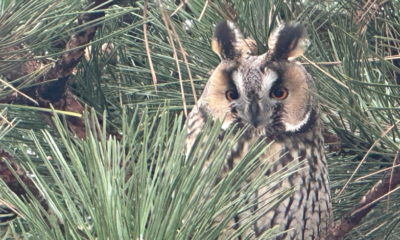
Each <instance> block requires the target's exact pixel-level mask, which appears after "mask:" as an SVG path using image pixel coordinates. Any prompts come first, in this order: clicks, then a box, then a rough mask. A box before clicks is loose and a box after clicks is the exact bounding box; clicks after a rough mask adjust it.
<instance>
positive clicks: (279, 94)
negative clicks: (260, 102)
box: [270, 87, 288, 100]
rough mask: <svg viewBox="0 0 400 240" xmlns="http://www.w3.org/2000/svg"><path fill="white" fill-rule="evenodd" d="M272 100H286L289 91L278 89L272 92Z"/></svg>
mask: <svg viewBox="0 0 400 240" xmlns="http://www.w3.org/2000/svg"><path fill="white" fill-rule="evenodd" d="M270 95H271V98H275V99H278V100H282V99H285V98H286V97H287V95H288V91H287V90H286V89H285V88H282V87H281V88H276V89H274V90H272V91H271V94H270Z"/></svg>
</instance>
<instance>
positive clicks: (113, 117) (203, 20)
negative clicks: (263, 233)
mask: <svg viewBox="0 0 400 240" xmlns="http://www.w3.org/2000/svg"><path fill="white" fill-rule="evenodd" d="M145 4H147V9H146V10H144V6H145ZM88 6H89V4H88V3H87V2H86V1H82V0H64V1H55V0H29V1H28V0H26V1H24V0H3V1H1V2H0V78H1V83H0V84H2V85H3V86H2V87H1V90H0V97H6V96H8V95H10V94H11V93H13V92H14V91H13V90H12V89H10V88H9V87H8V85H6V84H5V83H4V82H5V81H8V82H11V83H12V84H13V86H14V87H16V88H18V89H21V90H23V89H27V88H28V87H30V86H34V85H35V84H39V83H37V82H35V77H37V76H38V75H40V74H43V72H44V71H45V70H46V69H48V68H49V67H50V66H51V64H52V63H54V62H55V61H56V60H57V59H58V57H59V56H60V54H61V53H62V52H63V51H64V49H65V46H66V43H67V42H68V40H69V38H70V36H71V35H73V34H74V33H76V32H77V31H78V18H80V17H81V16H82V15H83V14H84V13H86V12H88V11H96V10H88V9H89V7H88ZM399 10H400V3H399V2H398V1H373V2H372V1H361V0H353V1H302V2H301V3H300V2H299V1H281V0H271V1H264V0H249V1H241V0H230V1H229V0H213V1H207V2H206V1H204V0H190V1H187V2H186V3H183V2H182V3H181V2H179V1H176V2H175V1H149V2H148V3H145V2H144V1H116V2H115V4H113V5H111V6H110V7H109V8H108V9H106V10H105V12H106V16H105V17H104V18H101V20H100V23H101V27H100V28H99V29H98V30H97V32H96V36H95V38H94V41H93V42H92V44H91V50H90V51H87V52H88V55H87V58H85V59H82V61H81V62H80V63H79V65H78V66H77V67H76V71H75V73H74V74H73V75H71V76H70V80H69V82H68V84H69V85H68V87H69V89H70V90H71V91H72V92H73V93H74V94H75V96H77V97H78V99H79V100H80V101H81V102H83V103H85V104H87V106H88V109H90V108H93V109H94V111H96V112H97V113H99V114H100V115H103V113H104V118H103V119H107V123H106V124H104V125H101V124H100V125H96V126H97V127H98V128H99V129H98V130H96V129H92V130H87V139H86V140H77V139H75V138H74V137H73V134H72V133H68V132H66V130H65V128H66V127H65V121H66V118H65V115H64V116H63V115H60V116H61V120H57V119H56V120H55V124H49V121H44V120H45V119H44V118H43V116H44V115H43V113H42V111H40V110H38V109H37V108H34V107H28V106H20V105H13V104H11V103H2V104H1V107H2V108H3V109H5V108H6V107H7V109H5V110H4V111H6V110H7V113H8V114H7V118H8V119H16V121H18V124H15V123H16V122H14V124H13V125H15V127H14V128H13V129H12V130H11V132H8V134H6V135H5V136H4V137H3V138H2V140H1V148H2V150H5V151H7V152H8V153H10V154H12V155H13V156H16V159H18V160H19V161H20V163H21V164H22V165H23V166H25V167H26V169H27V170H28V171H29V173H30V174H33V175H32V176H33V177H32V179H33V181H34V182H35V183H36V185H37V186H40V188H39V189H40V191H41V192H42V195H43V197H44V198H45V199H46V200H47V201H49V207H50V209H51V210H52V214H51V216H49V218H48V219H49V221H50V223H51V224H50V225H51V226H53V227H54V228H49V225H48V223H46V222H45V221H44V220H43V217H42V215H41V213H43V212H45V211H44V210H43V209H41V204H40V201H39V200H37V201H33V200H31V201H30V202H31V204H30V205H26V204H23V202H22V201H23V200H21V199H20V198H18V197H17V196H16V195H15V194H13V193H11V192H10V191H9V190H7V188H3V189H2V190H1V191H2V193H1V194H2V198H4V199H5V200H6V201H7V202H10V203H12V204H13V205H14V206H16V208H17V209H18V210H19V211H20V213H21V216H20V217H17V218H15V219H14V220H9V221H6V222H5V223H4V227H3V230H4V233H5V235H4V237H3V238H4V239H8V238H16V237H17V236H18V237H21V238H34V239H36V238H45V239H55V238H54V237H55V236H56V237H57V239H62V237H64V238H66V239H70V238H72V239H81V238H82V239H92V238H96V237H97V238H99V239H105V238H107V236H110V237H111V236H120V237H121V236H123V237H124V238H126V239H128V238H129V239H135V238H141V234H144V235H145V236H144V239H158V236H162V235H163V234H170V235H164V236H171V237H174V238H182V239H187V237H188V236H189V235H190V234H193V232H196V231H197V233H200V232H201V231H202V230H204V229H214V228H212V226H211V225H210V218H212V216H214V215H215V214H216V213H217V212H218V211H219V210H221V209H222V208H223V205H217V206H218V207H217V208H215V209H214V208H213V209H211V210H210V211H211V212H210V211H209V212H207V214H205V215H201V216H196V217H195V218H194V219H193V220H192V221H191V222H190V221H188V222H185V223H180V221H182V220H184V219H185V216H187V214H189V213H188V211H189V210H190V206H194V205H193V204H196V202H195V199H190V198H187V196H186V195H185V191H182V189H184V190H190V191H193V192H192V193H193V194H194V193H195V192H196V191H200V190H201V187H202V186H203V185H204V183H202V181H204V179H203V178H201V179H196V181H195V177H194V176H196V174H194V175H193V171H194V172H195V173H197V174H198V173H199V171H200V170H199V169H197V170H190V169H188V166H187V165H185V164H184V162H185V158H184V156H183V155H182V153H179V151H178V150H180V149H181V148H182V144H183V133H182V132H181V128H182V122H183V121H184V118H185V114H186V109H187V111H190V108H192V107H193V105H194V103H195V98H196V97H197V98H198V96H199V95H200V94H201V91H202V89H203V87H204V84H205V82H206V80H207V78H208V76H209V72H210V71H212V69H213V68H214V67H215V66H216V65H217V64H218V62H219V60H218V58H217V56H216V55H215V54H214V53H213V52H212V51H211V48H210V41H211V39H212V33H213V28H214V26H215V24H217V23H218V22H220V21H221V20H223V19H231V20H233V21H235V22H236V23H237V24H238V25H239V26H240V27H241V29H242V30H243V32H244V34H245V35H246V37H249V38H252V39H254V40H255V41H256V43H257V50H258V53H260V54H261V53H264V52H266V51H267V50H268V47H267V39H268V35H269V33H270V31H271V30H272V29H273V28H274V27H275V26H277V25H278V24H279V23H280V22H287V21H300V22H303V23H304V24H306V25H307V26H308V32H309V34H310V40H311V46H310V48H309V51H308V52H307V53H306V54H305V57H302V58H300V59H299V61H300V62H302V63H304V64H306V68H307V70H308V71H309V72H310V74H311V75H312V76H313V78H314V79H315V81H316V83H317V86H318V93H316V94H318V95H319V96H320V99H321V102H322V107H323V112H324V122H325V126H326V129H327V131H329V132H331V133H334V134H336V135H337V136H338V137H339V138H340V141H339V140H338V139H337V141H336V140H335V141H336V143H335V141H333V142H332V141H331V142H330V143H329V144H327V148H326V150H327V155H328V161H329V172H330V179H331V189H332V197H333V205H334V209H335V219H336V220H337V219H340V218H341V217H342V216H343V214H344V213H346V212H348V211H349V210H350V209H351V208H352V207H353V206H354V205H355V204H356V203H357V202H358V201H359V200H360V199H361V197H362V196H363V195H364V194H365V193H366V192H367V191H368V190H369V189H370V188H371V187H372V186H373V185H374V184H375V183H376V182H377V181H378V180H379V179H380V178H381V176H382V174H383V173H384V172H378V173H376V172H377V171H379V170H382V169H385V168H388V167H391V166H392V165H393V164H394V158H395V156H396V155H397V154H398V148H399V147H398V146H399V141H400V140H399V138H400V136H399V135H400V132H399V128H398V121H399V119H400V118H399V116H400V112H399V110H400V106H399V101H398V100H399V98H400V97H399V96H400V94H399V85H398V83H400V78H399V75H398V74H399V72H400V69H399V60H398V58H399V56H398V54H399V53H398V49H399V40H398V39H399V30H400V19H399ZM144 12H146V18H145V19H144V18H143V16H144ZM144 22H146V23H147V42H148V45H149V49H150V55H151V61H152V64H153V66H154V72H153V74H155V76H156V78H157V87H156V88H155V86H154V83H153V78H152V74H151V68H150V63H149V58H148V52H147V51H146V46H145V44H146V41H145V36H144V32H143V23H144ZM104 44H108V46H111V47H110V48H109V50H108V52H107V51H106V52H104V51H103V50H102V47H103V46H104ZM15 46H18V47H15ZM10 53H12V54H11V55H10ZM184 56H185V57H184ZM390 56H393V57H390ZM310 61H311V62H312V63H310ZM27 62H32V64H42V66H43V67H42V68H41V69H40V71H34V72H31V73H30V74H28V75H25V74H22V73H23V72H24V69H21V66H22V64H24V63H27ZM313 63H316V64H313ZM189 69H190V70H189ZM27 72H28V71H27ZM190 79H192V81H191V80H190ZM49 81H51V80H49ZM192 83H193V88H192ZM156 89H157V90H156ZM196 95H197V96H196ZM160 107H163V108H162V110H160ZM4 111H3V114H2V116H5V115H4ZM167 113H168V114H167ZM47 116H48V115H47ZM132 116H135V117H132ZM49 119H50V117H48V119H47V120H49ZM138 119H139V120H138ZM86 121H87V123H89V122H92V123H96V121H97V120H96V119H95V118H93V117H89V116H87V117H86ZM3 124H5V125H4V127H6V126H7V125H8V124H7V123H6V122H3ZM105 125H111V126H113V127H115V128H116V129H117V130H118V132H119V133H120V134H121V135H122V136H123V140H122V141H121V142H119V141H117V140H115V139H109V140H107V137H108V136H107V134H106V132H105V130H104V129H102V128H103V126H105ZM89 129H90V128H89ZM8 130H9V129H7V131H8ZM209 130H210V131H211V130H212V127H211V126H210V129H209ZM328 135H329V134H328ZM212 137H213V136H211V138H212ZM214 138H215V136H214ZM96 139H100V142H99V143H97V142H96ZM212 143H213V141H211V143H210V144H212ZM222 144H227V145H226V146H225V148H221V150H220V151H221V154H222V153H223V152H224V151H227V149H228V148H229V145H228V143H222ZM230 144H231V143H230ZM262 147H265V146H258V147H257V146H255V149H254V153H249V156H250V157H249V159H248V162H249V163H250V162H251V160H252V159H254V156H255V155H256V154H257V149H258V151H259V150H260V148H262ZM168 154H171V157H170V158H168V157H166V156H167V155H168ZM47 156H51V157H52V159H53V161H48V160H47V161H46V159H47ZM204 156H206V155H205V153H204ZM115 159H118V160H115ZM156 159H157V161H156ZM219 159H222V158H221V157H220V158H219ZM114 161H117V162H120V163H121V164H125V163H128V162H132V161H133V162H135V161H137V162H135V163H134V164H133V163H131V165H130V168H127V170H124V169H121V168H119V167H116V166H117V165H115V164H112V163H114ZM153 161H154V162H153ZM159 162H166V163H167V164H166V165H161V164H159ZM151 163H154V164H155V165H156V166H155V167H154V169H153V168H151V167H150V168H148V169H146V167H148V166H153V165H152V164H151ZM174 164H178V165H179V164H181V165H180V166H179V167H178V168H176V166H175V165H174ZM128 165H129V164H128ZM128 169H129V170H128ZM150 170H151V171H150ZM129 171H132V172H129ZM142 171H143V172H142ZM175 171H176V172H175ZM196 171H197V172H196ZM100 173H103V174H100ZM353 173H354V174H353ZM373 173H376V174H373ZM130 174H133V175H134V176H137V178H136V177H135V179H131V180H130V181H127V182H125V181H124V180H125V178H129V176H130ZM142 174H143V175H142ZM153 174H155V175H157V174H165V175H166V176H169V175H168V174H171V175H170V176H171V177H172V176H174V177H177V179H180V180H179V181H178V180H177V184H178V185H179V186H182V187H178V185H173V186H172V188H173V189H175V190H177V194H182V195H179V196H180V197H182V199H183V200H182V201H183V202H179V201H178V200H176V201H178V202H174V201H175V200H174V199H170V201H171V202H170V204H169V206H170V208H167V209H169V210H167V209H166V210H165V211H166V212H163V210H162V208H163V207H164V205H163V204H164V203H165V200H166V199H167V196H168V193H169V194H170V193H171V192H168V191H169V190H168V189H169V185H168V184H167V183H168V181H167V180H165V181H167V182H163V181H162V182H159V183H158V182H156V181H154V180H152V179H153V178H151V177H149V176H153ZM174 174H175V175H174ZM214 174H215V173H214ZM370 174H373V175H371V176H369V175H370ZM189 176H190V177H189ZM363 176H367V177H365V178H363V179H360V178H361V177H363ZM185 177H188V178H189V179H192V180H193V181H195V182H190V181H189V180H188V181H185ZM214 177H215V176H214ZM166 179H168V178H166ZM271 182H272V180H271ZM347 183H348V184H347ZM185 184H189V185H190V186H188V185H185ZM254 184H257V183H254ZM3 187H4V185H3ZM153 187H154V188H155V189H160V191H161V192H160V193H158V194H156V195H155V193H154V192H151V191H150V190H148V188H151V189H152V188H153ZM92 188H95V189H98V191H94V190H93V189H92ZM142 191H144V192H142ZM201 191H205V190H201ZM213 191H217V190H215V189H214V190H213ZM248 191H251V189H250V190H248ZM163 193H165V194H166V195H163ZM197 194H199V193H197ZM160 196H162V198H160ZM192 196H200V195H196V194H195V195H192ZM229 196H232V193H224V194H223V196H219V197H220V199H219V200H218V201H221V202H223V203H227V202H229V201H228V199H229ZM141 197H143V198H146V199H147V200H146V201H137V200H136V201H133V202H134V204H132V199H138V198H141ZM224 197H227V198H224ZM279 197H282V196H279ZM277 198H278V197H277ZM230 200H232V199H230ZM158 201H160V202H158ZM199 201H200V200H199ZM242 201H244V200H243V199H242ZM183 203H188V204H189V203H190V204H192V205H186V206H185V205H183ZM149 204H150V205H151V206H150V205H149ZM221 204H222V203H221ZM399 204H400V195H399V193H398V191H395V192H394V193H392V194H391V195H390V198H385V199H383V200H382V201H380V203H379V204H378V205H377V206H376V207H375V208H374V209H373V211H372V212H371V213H370V214H369V215H368V216H367V217H366V218H365V219H363V222H362V224H361V225H360V226H358V227H357V228H356V229H355V230H353V231H352V232H351V233H350V234H349V235H348V236H347V238H348V239H376V238H377V237H378V236H379V237H382V238H383V239H398V238H399V230H398V227H397V225H398V222H399V221H400V212H399V209H400V208H399ZM161 206H162V207H161ZM208 207H209V206H208V205H201V209H204V210H205V211H207V210H209V208H208ZM42 208H43V207H42ZM233 208H234V207H233ZM150 209H151V210H150ZM172 209H175V210H176V209H180V210H182V212H180V211H175V210H174V211H173V210H172ZM237 210H238V209H236V210H232V211H237ZM154 211H156V212H154ZM158 211H159V212H158ZM132 212H133V213H135V214H131V213H132ZM150 212H153V213H152V214H150ZM189 212H190V211H189ZM199 212H201V211H199ZM13 214H14V213H13ZM174 214H179V216H176V215H174ZM231 214H233V213H231ZM8 215H10V213H7V214H6V213H5V214H4V216H8ZM22 216H23V217H22ZM148 216H150V220H149V218H148ZM190 216H192V215H190ZM193 216H194V215H193ZM24 218H25V219H24ZM10 221H12V224H10V225H8V223H9V222H10ZM133 222H134V224H132V223H133ZM178 222H179V223H178ZM59 223H62V225H60V224H59ZM94 226H96V227H94ZM100 226H101V227H100ZM127 226H130V227H127ZM146 226H150V228H149V229H152V228H156V227H157V226H162V227H160V228H157V229H155V230H154V231H153V232H151V231H144V229H145V228H146ZM194 226H197V227H198V228H197V229H196V231H194V230H193V229H191V227H194ZM221 229H222V228H218V229H217V230H215V229H214V230H215V231H211V232H207V231H205V234H208V235H207V236H200V235H193V237H196V238H197V237H198V238H197V239H207V238H208V237H210V236H215V234H217V231H219V230H221ZM147 234H156V235H147ZM157 234H159V235H157ZM146 236H147V237H146ZM52 237H53V238H52ZM121 239H122V238H121ZM210 239H212V238H210Z"/></svg>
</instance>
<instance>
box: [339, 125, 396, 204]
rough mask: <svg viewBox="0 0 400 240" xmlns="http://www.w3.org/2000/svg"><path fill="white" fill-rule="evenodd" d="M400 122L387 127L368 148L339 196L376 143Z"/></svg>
mask: <svg viewBox="0 0 400 240" xmlns="http://www.w3.org/2000/svg"><path fill="white" fill-rule="evenodd" d="M399 122H400V120H398V121H397V122H396V123H395V124H393V125H392V126H390V127H389V128H388V129H386V131H384V132H383V133H382V135H381V137H380V138H378V139H376V140H375V142H374V143H373V144H372V146H371V147H370V148H369V149H368V151H367V153H365V155H364V157H363V159H362V160H361V161H360V163H359V164H358V166H357V168H356V170H354V172H353V174H351V176H350V178H349V179H348V180H347V182H346V184H345V185H344V186H343V188H342V189H341V190H340V192H339V193H338V195H337V197H339V196H340V195H341V194H342V192H343V191H344V189H345V188H346V187H347V185H348V184H349V182H350V181H351V179H352V178H353V177H354V175H355V174H356V173H357V171H358V169H359V168H360V167H361V165H362V164H363V163H364V161H365V159H366V158H367V156H368V155H369V153H370V152H371V151H372V149H373V148H374V147H375V145H376V144H377V143H378V142H379V140H381V138H383V137H384V136H386V134H387V133H388V132H389V131H390V130H392V128H393V127H394V126H396V125H397V124H398V123H399Z"/></svg>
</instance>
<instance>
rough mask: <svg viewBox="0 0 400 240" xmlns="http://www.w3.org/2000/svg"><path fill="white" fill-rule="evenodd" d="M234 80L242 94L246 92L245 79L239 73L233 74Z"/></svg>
mask: <svg viewBox="0 0 400 240" xmlns="http://www.w3.org/2000/svg"><path fill="white" fill-rule="evenodd" d="M232 80H233V82H234V83H235V85H236V87H237V88H238V90H240V91H241V92H243V91H244V89H243V78H242V76H241V75H240V74H239V71H234V72H233V73H232Z"/></svg>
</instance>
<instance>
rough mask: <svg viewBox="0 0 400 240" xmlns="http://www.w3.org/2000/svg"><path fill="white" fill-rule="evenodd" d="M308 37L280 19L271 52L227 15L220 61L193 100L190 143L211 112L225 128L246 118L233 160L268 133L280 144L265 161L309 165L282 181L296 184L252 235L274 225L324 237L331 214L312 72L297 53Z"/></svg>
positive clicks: (217, 45)
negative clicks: (260, 50) (257, 45)
mask: <svg viewBox="0 0 400 240" xmlns="http://www.w3.org/2000/svg"><path fill="white" fill-rule="evenodd" d="M308 45H309V40H308V36H307V33H306V30H305V28H304V27H303V26H302V25H300V24H296V23H288V24H282V25H280V26H279V27H278V28H277V29H275V30H274V31H272V33H271V35H270V37H269V39H268V47H269V50H268V52H267V53H264V54H262V55H256V54H255V53H254V52H255V51H254V50H253V49H254V46H252V45H251V42H249V41H247V40H245V39H244V37H243V35H242V33H241V31H240V30H239V29H238V28H237V27H236V26H235V24H234V23H232V22H229V21H224V22H222V23H221V24H219V25H218V26H217V28H216V30H215V34H214V39H213V41H212V49H213V51H214V52H215V53H216V54H218V56H219V57H220V59H221V63H220V64H219V65H218V66H217V67H216V69H215V70H214V71H213V73H212V75H211V77H210V79H209V80H208V82H207V84H206V86H205V89H204V92H203V94H202V96H201V98H200V99H199V101H198V108H196V107H195V108H193V110H192V112H191V113H190V115H189V117H188V120H187V129H188V135H187V139H186V140H187V151H190V148H191V146H192V145H193V143H194V141H195V139H196V136H197V135H198V133H199V132H200V131H201V129H202V127H203V125H204V123H205V122H206V120H207V118H208V117H211V118H213V119H220V120H223V121H224V123H223V125H222V128H224V129H227V128H229V127H230V126H232V125H234V124H236V126H237V125H239V126H240V124H241V125H242V126H247V130H246V132H245V134H244V135H243V136H242V137H241V139H239V141H238V143H237V146H236V147H234V148H232V150H231V152H230V153H229V154H228V155H227V157H226V162H227V163H228V162H229V163H230V164H229V165H230V166H231V168H232V167H234V166H235V165H237V163H238V162H239V161H240V160H241V159H242V157H243V155H244V154H245V153H246V150H247V149H248V148H249V146H250V145H252V144H253V143H254V142H255V141H257V140H258V141H259V140H260V136H261V139H262V140H263V141H266V142H273V143H272V146H271V148H272V149H278V151H279V154H275V155H273V156H271V155H272V154H271V152H272V151H268V150H267V151H266V152H264V153H263V154H262V155H261V157H260V161H262V160H263V159H268V161H276V163H275V164H274V165H273V167H272V169H270V171H269V172H268V173H266V174H271V173H273V172H276V171H278V170H280V169H281V168H283V167H285V166H286V165H287V164H288V163H293V162H300V161H303V160H304V161H305V165H306V166H305V167H304V168H301V169H300V170H298V171H296V172H295V173H292V174H291V175H289V177H287V178H286V179H284V181H283V182H282V183H281V185H280V186H281V187H293V188H294V189H295V191H294V194H293V195H291V196H290V197H288V198H286V199H285V200H284V201H283V202H281V203H279V204H278V206H277V207H275V208H274V209H273V210H271V211H269V212H267V213H265V214H264V215H263V216H262V217H261V218H260V219H259V220H257V222H256V223H255V224H254V225H253V226H252V227H251V229H250V230H249V231H250V232H251V233H249V234H251V238H253V239H254V238H257V237H258V236H260V235H261V234H263V233H264V232H265V231H267V230H268V229H270V228H272V227H274V226H278V227H279V229H280V230H282V231H283V230H288V231H287V233H285V234H283V235H280V236H278V237H276V239H318V238H320V237H322V236H323V234H324V232H325V231H326V230H327V228H328V227H329V226H330V224H331V222H332V207H331V202H330V187H329V178H328V170H327V163H326V159H325V154H324V140H323V136H322V128H323V126H322V121H321V117H320V114H321V113H320V109H319V105H318V99H317V96H316V95H315V91H316V89H315V85H314V81H313V79H312V77H311V76H310V75H309V74H308V73H307V71H306V70H305V68H304V67H303V66H302V65H301V64H300V63H299V62H296V61H295V60H294V59H295V58H297V57H298V56H300V55H301V54H303V53H304V52H305V50H306V49H307V47H308ZM278 158H279V159H278ZM227 171H229V168H228V170H227ZM262 191H263V189H261V190H259V192H258V195H259V196H261V197H259V200H258V201H260V202H261V201H262V200H263V198H268V195H269V194H272V192H271V193H265V192H264V193H263V192H262ZM247 237H248V236H247Z"/></svg>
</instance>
